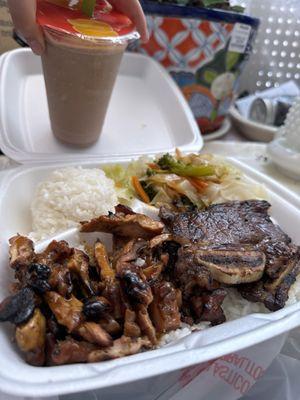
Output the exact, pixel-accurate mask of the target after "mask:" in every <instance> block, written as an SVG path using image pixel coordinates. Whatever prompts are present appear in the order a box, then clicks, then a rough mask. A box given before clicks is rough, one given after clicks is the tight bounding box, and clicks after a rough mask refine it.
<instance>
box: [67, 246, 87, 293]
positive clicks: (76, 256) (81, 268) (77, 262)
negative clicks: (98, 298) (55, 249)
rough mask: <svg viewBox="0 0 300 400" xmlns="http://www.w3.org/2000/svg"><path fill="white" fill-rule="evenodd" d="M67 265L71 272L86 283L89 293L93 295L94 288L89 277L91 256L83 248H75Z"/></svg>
mask: <svg viewBox="0 0 300 400" xmlns="http://www.w3.org/2000/svg"><path fill="white" fill-rule="evenodd" d="M67 267H68V269H69V270H70V271H71V272H74V273H75V274H77V275H78V276H79V277H80V278H81V280H82V282H83V283H84V285H85V287H86V289H87V290H88V292H89V294H91V295H93V294H94V292H93V289H92V287H91V284H90V278H89V257H88V255H87V254H85V253H84V252H83V251H81V250H77V249H73V252H72V255H71V257H70V258H69V259H68V262H67Z"/></svg>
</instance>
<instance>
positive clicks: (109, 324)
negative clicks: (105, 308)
mask: <svg viewBox="0 0 300 400" xmlns="http://www.w3.org/2000/svg"><path fill="white" fill-rule="evenodd" d="M98 323H99V325H101V327H102V328H103V329H104V330H105V331H106V332H107V333H109V334H110V335H111V336H116V335H119V334H120V332H121V331H122V329H121V326H120V324H119V323H118V322H117V321H116V320H115V319H114V318H113V317H111V316H110V315H106V316H105V317H103V318H101V319H100V320H99V321H98Z"/></svg>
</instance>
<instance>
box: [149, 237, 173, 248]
mask: <svg viewBox="0 0 300 400" xmlns="http://www.w3.org/2000/svg"><path fill="white" fill-rule="evenodd" d="M172 240H174V239H173V236H172V235H170V234H169V233H163V234H161V235H158V236H155V237H154V238H153V239H151V240H150V242H149V247H150V249H151V250H153V249H154V248H155V247H157V246H161V245H163V244H164V243H166V242H170V241H172Z"/></svg>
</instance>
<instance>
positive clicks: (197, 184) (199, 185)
mask: <svg viewBox="0 0 300 400" xmlns="http://www.w3.org/2000/svg"><path fill="white" fill-rule="evenodd" d="M189 182H190V184H191V185H193V186H194V188H195V189H197V190H198V191H199V192H203V191H204V190H205V189H206V188H207V187H208V183H207V182H205V181H203V180H201V179H197V178H189Z"/></svg>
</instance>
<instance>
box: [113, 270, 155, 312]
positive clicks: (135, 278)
mask: <svg viewBox="0 0 300 400" xmlns="http://www.w3.org/2000/svg"><path fill="white" fill-rule="evenodd" d="M120 280H121V285H122V287H123V288H124V292H125V293H126V295H127V296H128V298H129V300H130V301H131V302H132V304H143V305H145V306H148V305H149V304H150V303H151V302H152V300H153V295H152V291H151V287H150V285H149V284H148V282H147V281H146V279H144V278H143V277H142V276H141V273H138V272H134V271H131V270H127V271H123V272H122V274H120Z"/></svg>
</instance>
